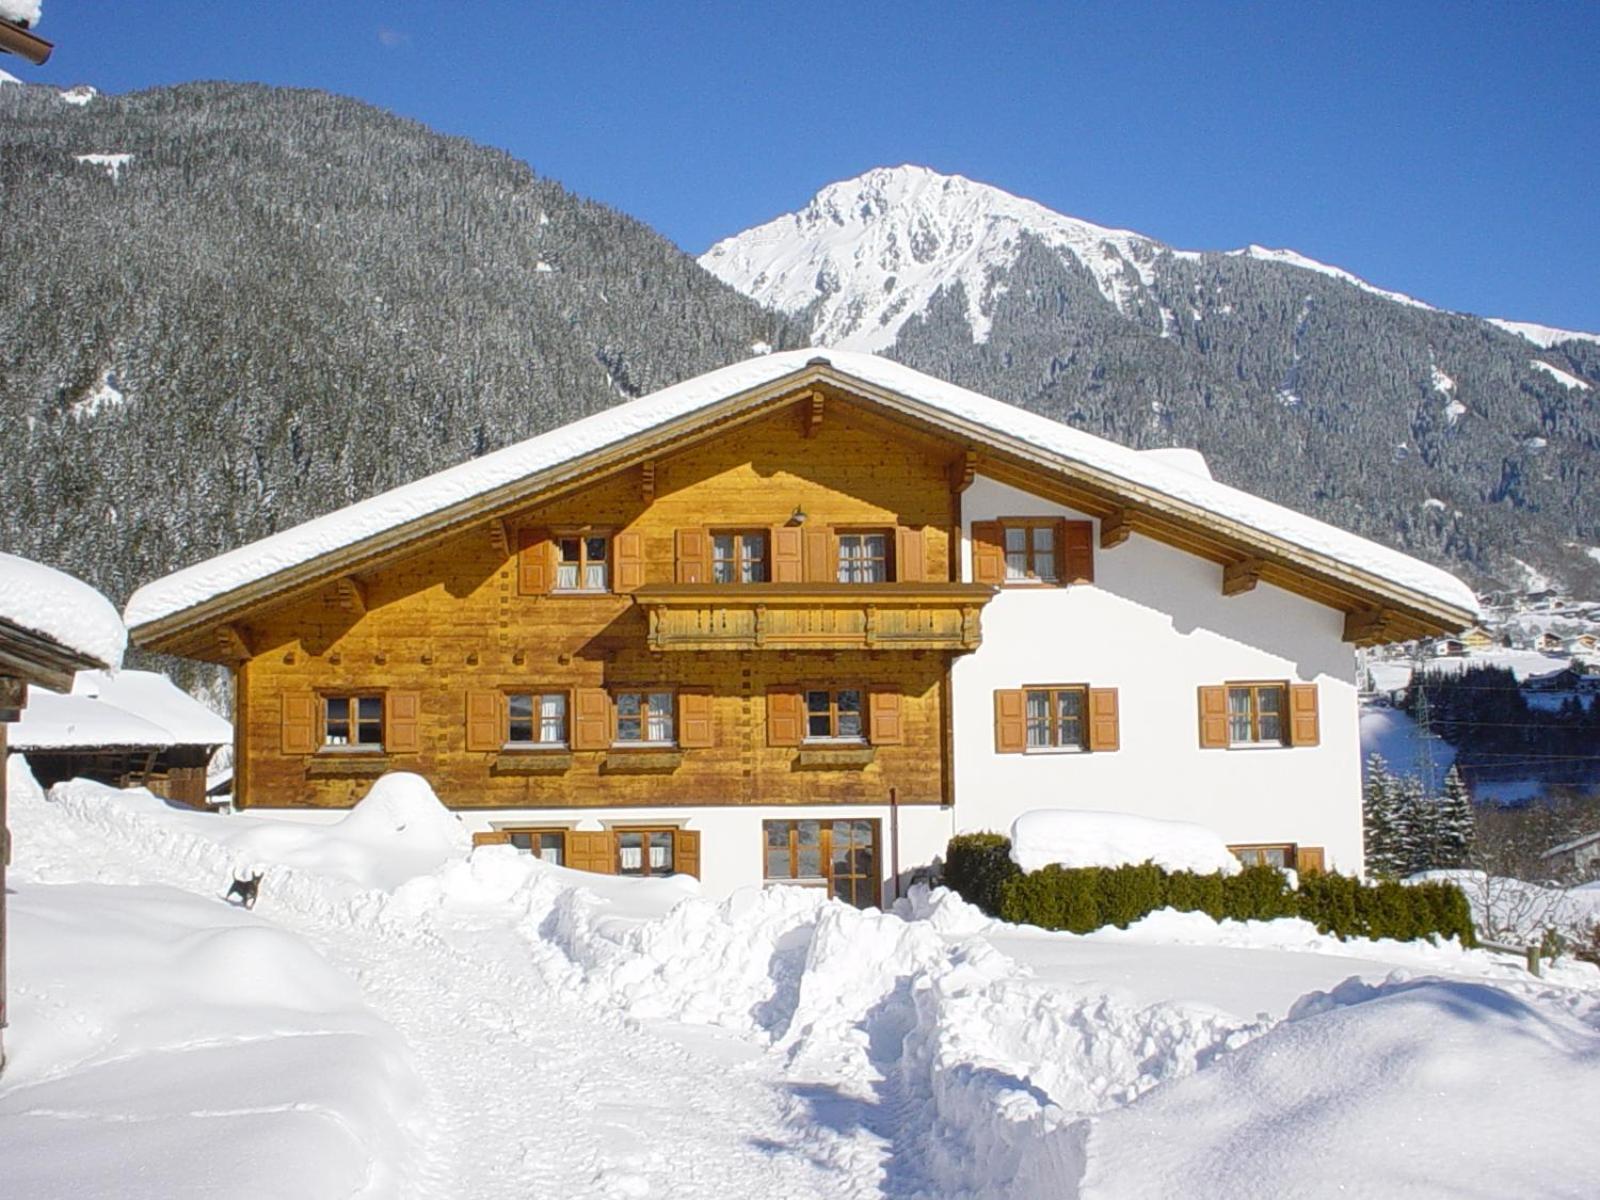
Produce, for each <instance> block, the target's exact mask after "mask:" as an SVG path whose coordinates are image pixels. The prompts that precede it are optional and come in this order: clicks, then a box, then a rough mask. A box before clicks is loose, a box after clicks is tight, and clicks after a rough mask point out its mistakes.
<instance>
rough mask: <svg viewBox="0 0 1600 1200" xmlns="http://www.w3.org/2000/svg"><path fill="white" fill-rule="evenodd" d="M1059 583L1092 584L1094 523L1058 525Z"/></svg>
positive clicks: (1065, 523)
mask: <svg viewBox="0 0 1600 1200" xmlns="http://www.w3.org/2000/svg"><path fill="white" fill-rule="evenodd" d="M1060 531H1061V532H1060V546H1061V550H1060V554H1061V557H1060V562H1061V564H1062V566H1061V582H1063V583H1093V582H1094V522H1093V521H1063V522H1061V525H1060Z"/></svg>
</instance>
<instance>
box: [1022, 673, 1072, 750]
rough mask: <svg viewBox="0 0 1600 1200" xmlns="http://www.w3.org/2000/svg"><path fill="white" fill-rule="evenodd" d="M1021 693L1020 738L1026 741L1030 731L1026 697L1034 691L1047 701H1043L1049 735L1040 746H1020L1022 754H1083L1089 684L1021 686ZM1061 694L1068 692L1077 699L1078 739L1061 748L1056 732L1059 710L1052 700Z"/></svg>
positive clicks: (1059, 721) (1057, 730) (1058, 728)
mask: <svg viewBox="0 0 1600 1200" xmlns="http://www.w3.org/2000/svg"><path fill="white" fill-rule="evenodd" d="M1020 690H1021V692H1022V722H1023V737H1024V739H1026V738H1027V736H1028V733H1029V731H1030V730H1031V729H1032V728H1033V722H1032V721H1031V720H1030V719H1029V717H1028V697H1029V695H1030V694H1032V693H1034V692H1043V693H1044V694H1045V695H1046V696H1048V697H1049V699H1048V700H1047V701H1046V704H1047V706H1048V707H1047V712H1046V721H1047V726H1046V728H1047V729H1048V730H1049V733H1050V739H1051V740H1050V741H1048V742H1046V743H1045V744H1044V745H1042V746H1034V745H1031V744H1024V746H1023V749H1022V752H1023V753H1024V754H1086V753H1088V751H1089V685H1088V684H1087V683H1033V684H1023V685H1022V687H1021V689H1020ZM1064 692H1071V693H1073V694H1075V695H1076V696H1077V697H1078V740H1077V742H1076V743H1073V744H1068V745H1063V744H1062V742H1061V740H1060V736H1059V730H1060V725H1061V717H1060V710H1059V708H1058V707H1057V703H1056V697H1057V696H1058V695H1060V694H1062V693H1064Z"/></svg>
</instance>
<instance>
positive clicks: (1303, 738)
mask: <svg viewBox="0 0 1600 1200" xmlns="http://www.w3.org/2000/svg"><path fill="white" fill-rule="evenodd" d="M1321 741H1322V722H1321V719H1320V718H1319V716H1318V714H1317V685H1316V684H1314V683H1291V684H1290V685H1289V744H1290V745H1291V746H1316V745H1319V744H1320V743H1321Z"/></svg>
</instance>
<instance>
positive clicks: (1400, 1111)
mask: <svg viewBox="0 0 1600 1200" xmlns="http://www.w3.org/2000/svg"><path fill="white" fill-rule="evenodd" d="M1597 1058H1600V1033H1597V1032H1596V1031H1595V1030H1594V1029H1592V1028H1588V1027H1586V1026H1585V1025H1583V1024H1581V1023H1580V1022H1578V1021H1576V1020H1573V1019H1571V1018H1569V1017H1565V1016H1563V1015H1561V1014H1559V1013H1555V1012H1552V1011H1549V1010H1548V1009H1543V1008H1539V1009H1536V1008H1534V1007H1533V1006H1532V1005H1530V1004H1529V1003H1527V1002H1525V1001H1523V1000H1521V999H1519V998H1517V997H1515V996H1512V995H1510V994H1508V993H1507V992H1505V991H1503V990H1501V989H1498V988H1494V987H1490V986H1487V985H1485V984H1479V983H1470V982H1464V981H1444V980H1417V981H1414V982H1394V983H1390V984H1386V985H1383V986H1379V987H1371V986H1369V985H1367V984H1364V983H1362V982H1360V981H1359V980H1351V981H1350V982H1349V983H1347V984H1345V985H1344V986H1341V987H1340V988H1337V989H1335V990H1334V991H1333V992H1332V993H1329V994H1327V995H1323V996H1316V997H1308V998H1307V1000H1306V1001H1304V1002H1303V1003H1302V1004H1301V1006H1300V1007H1299V1009H1297V1011H1296V1012H1295V1013H1294V1014H1293V1015H1292V1016H1291V1019H1290V1020H1289V1021H1287V1022H1285V1023H1283V1024H1282V1025H1279V1026H1278V1027H1277V1028H1276V1029H1274V1030H1272V1031H1271V1032H1269V1033H1267V1034H1264V1035H1263V1036H1261V1037H1259V1038H1257V1039H1255V1040H1254V1041H1253V1042H1252V1043H1251V1044H1249V1045H1247V1046H1245V1047H1243V1048H1242V1049H1240V1050H1239V1051H1238V1052H1236V1053H1232V1054H1228V1055H1225V1056H1222V1057H1220V1058H1218V1059H1217V1061H1215V1062H1214V1063H1212V1064H1211V1065H1210V1067H1209V1068H1208V1069H1207V1070H1205V1071H1201V1072H1199V1073H1197V1074H1195V1075H1193V1076H1192V1077H1190V1078H1188V1079H1185V1080H1183V1081H1181V1082H1179V1083H1176V1084H1173V1085H1171V1086H1168V1087H1165V1088H1161V1089H1159V1090H1157V1091H1154V1092H1151V1093H1150V1094H1149V1095H1147V1096H1145V1097H1144V1098H1142V1099H1141V1100H1139V1101H1137V1102H1135V1103H1134V1104H1132V1105H1130V1106H1129V1107H1127V1108H1124V1109H1122V1110H1120V1111H1117V1112H1112V1113H1108V1114H1106V1115H1105V1116H1103V1117H1101V1118H1099V1119H1097V1120H1095V1121H1093V1122H1091V1123H1090V1125H1089V1127H1088V1130H1087V1137H1086V1139H1083V1141H1082V1149H1081V1151H1080V1153H1081V1169H1082V1175H1081V1179H1080V1180H1078V1181H1077V1184H1078V1186H1077V1187H1076V1188H1075V1189H1073V1190H1071V1191H1069V1190H1067V1188H1069V1187H1070V1185H1071V1184H1072V1183H1073V1182H1074V1181H1073V1180H1072V1179H1070V1178H1062V1179H1061V1180H1060V1181H1059V1182H1060V1184H1061V1185H1062V1191H1061V1193H1060V1194H1062V1195H1077V1196H1082V1197H1085V1198H1089V1197H1097V1196H1104V1197H1116V1198H1117V1200H1137V1198H1140V1197H1152V1198H1155V1197H1167V1196H1178V1195H1183V1196H1247V1195H1260V1194H1263V1183H1264V1181H1275V1182H1274V1183H1273V1184H1272V1185H1271V1186H1270V1188H1269V1189H1268V1190H1271V1191H1281V1192H1283V1193H1284V1194H1287V1195H1297V1196H1316V1195H1356V1196H1396V1197H1398V1196H1578V1195H1582V1194H1584V1193H1586V1192H1587V1191H1588V1189H1589V1185H1590V1183H1591V1181H1592V1180H1593V1176H1594V1169H1595V1162H1596V1158H1595V1153H1596V1151H1595V1133H1596V1130H1597V1126H1596V1122H1595V1118H1594V1116H1593V1103H1592V1099H1593V1089H1594V1066H1593V1064H1594V1062H1595V1061H1596V1060H1597ZM1490 1097H1492V1102H1489V1099H1488V1098H1490ZM1535 1113H1537V1114H1540V1115H1539V1116H1538V1117H1537V1118H1535V1117H1533V1116H1532V1114H1535Z"/></svg>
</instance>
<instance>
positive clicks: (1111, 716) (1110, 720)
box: [1089, 688, 1122, 750]
mask: <svg viewBox="0 0 1600 1200" xmlns="http://www.w3.org/2000/svg"><path fill="white" fill-rule="evenodd" d="M1121 745H1122V737H1121V728H1120V722H1119V720H1118V716H1117V689H1116V688H1090V689H1089V749H1091V750H1117V749H1120V748H1121Z"/></svg>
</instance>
